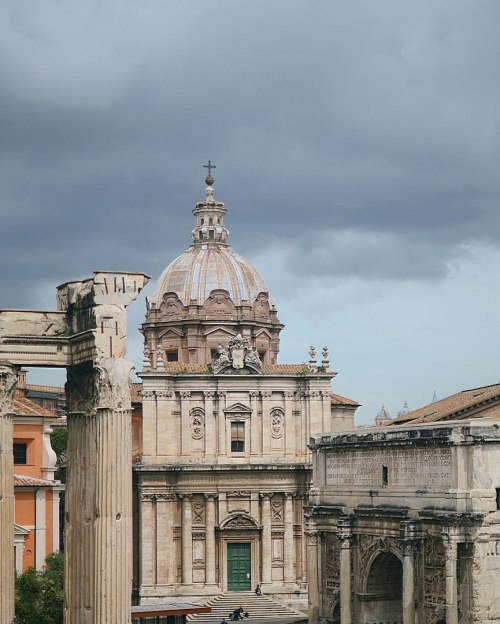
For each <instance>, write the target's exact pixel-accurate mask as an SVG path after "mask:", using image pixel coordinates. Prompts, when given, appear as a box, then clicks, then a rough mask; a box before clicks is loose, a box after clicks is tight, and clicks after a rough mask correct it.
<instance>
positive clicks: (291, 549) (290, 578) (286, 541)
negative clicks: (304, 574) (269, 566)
mask: <svg viewBox="0 0 500 624" xmlns="http://www.w3.org/2000/svg"><path fill="white" fill-rule="evenodd" d="M284 521H285V532H284V536H283V550H284V553H283V555H284V571H283V572H284V574H283V580H284V582H285V584H291V583H293V582H294V581H295V574H294V563H295V543H294V537H293V497H292V494H291V493H290V492H286V493H285V508H284Z"/></svg>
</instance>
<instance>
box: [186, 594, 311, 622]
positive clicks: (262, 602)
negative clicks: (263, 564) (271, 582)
mask: <svg viewBox="0 0 500 624" xmlns="http://www.w3.org/2000/svg"><path fill="white" fill-rule="evenodd" d="M206 606H207V607H211V608H212V613H200V614H199V615H188V617H187V621H188V622H195V623H197V624H205V623H207V624H219V623H220V621H221V620H222V618H223V617H225V618H226V620H227V621H228V623H229V613H231V611H234V609H237V608H238V607H243V610H244V611H247V612H248V614H249V617H248V618H243V620H242V622H246V623H247V624H255V623H256V621H258V622H259V623H260V622H263V623H264V622H282V623H283V624H285V623H287V622H297V624H298V623H299V622H304V623H305V622H307V615H305V614H304V613H301V612H300V611H295V610H293V609H289V608H288V607H285V606H284V605H282V604H280V603H279V602H276V601H275V600H272V599H271V598H268V597H267V596H256V595H255V593H254V592H252V591H249V592H228V593H225V594H221V595H220V596H215V597H214V598H211V599H210V600H208V602H206Z"/></svg>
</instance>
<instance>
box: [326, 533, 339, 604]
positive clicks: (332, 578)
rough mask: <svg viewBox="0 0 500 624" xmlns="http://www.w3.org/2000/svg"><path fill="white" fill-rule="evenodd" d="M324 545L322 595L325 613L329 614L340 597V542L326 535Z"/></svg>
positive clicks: (328, 534)
mask: <svg viewBox="0 0 500 624" xmlns="http://www.w3.org/2000/svg"><path fill="white" fill-rule="evenodd" d="M324 543H325V578H324V593H325V598H326V608H327V613H331V612H332V611H333V607H334V606H335V604H336V603H337V602H338V600H339V596H340V540H339V539H338V537H337V536H336V535H334V534H332V533H326V534H325V536H324Z"/></svg>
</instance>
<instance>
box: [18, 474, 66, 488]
mask: <svg viewBox="0 0 500 624" xmlns="http://www.w3.org/2000/svg"><path fill="white" fill-rule="evenodd" d="M55 483H56V482H55V481H50V480H49V479H37V478H36V477H27V476H25V475H16V474H15V475H14V486H17V487H23V486H24V487H43V486H49V485H54V484H55Z"/></svg>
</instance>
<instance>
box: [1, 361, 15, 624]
mask: <svg viewBox="0 0 500 624" xmlns="http://www.w3.org/2000/svg"><path fill="white" fill-rule="evenodd" d="M16 383H17V370H16V368H15V367H13V366H1V367H0V553H1V556H0V588H1V589H0V622H2V624H3V623H4V622H5V624H11V622H12V621H13V619H14V578H15V561H14V557H13V553H12V549H13V547H14V466H13V454H12V432H13V414H12V407H13V401H14V392H15V387H16Z"/></svg>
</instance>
